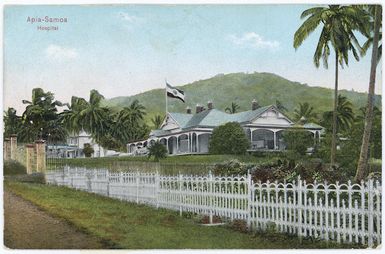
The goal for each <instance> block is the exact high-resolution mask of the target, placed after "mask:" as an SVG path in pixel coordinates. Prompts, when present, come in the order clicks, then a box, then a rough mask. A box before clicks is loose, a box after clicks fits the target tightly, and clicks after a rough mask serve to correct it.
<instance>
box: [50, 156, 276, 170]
mask: <svg viewBox="0 0 385 254" xmlns="http://www.w3.org/2000/svg"><path fill="white" fill-rule="evenodd" d="M277 158H278V157H277V156H276V155H275V156H274V155H271V156H264V157H257V156H253V155H209V154H208V155H181V156H169V157H167V158H165V159H161V160H160V162H159V163H156V162H154V161H153V160H152V159H150V160H149V159H148V158H147V157H138V156H137V157H102V158H76V159H55V160H52V161H49V164H50V165H51V164H52V165H51V166H53V167H60V166H63V165H68V166H72V167H88V168H102V167H106V168H108V169H110V170H117V171H120V170H124V171H127V170H131V169H132V170H139V171H144V172H148V171H151V172H155V171H159V172H160V173H162V174H178V173H179V172H180V173H183V174H207V173H208V171H209V170H210V168H211V166H212V165H214V164H216V163H223V162H224V161H229V160H233V159H237V160H238V161H240V162H243V163H252V164H260V163H265V162H268V161H273V160H276V159H277Z"/></svg>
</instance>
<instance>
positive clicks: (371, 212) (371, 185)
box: [367, 179, 374, 248]
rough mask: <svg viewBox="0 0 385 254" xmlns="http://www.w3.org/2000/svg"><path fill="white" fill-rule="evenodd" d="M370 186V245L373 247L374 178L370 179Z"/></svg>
mask: <svg viewBox="0 0 385 254" xmlns="http://www.w3.org/2000/svg"><path fill="white" fill-rule="evenodd" d="M367 186H368V246H369V248H372V247H373V232H374V231H373V179H369V181H368V182H367Z"/></svg>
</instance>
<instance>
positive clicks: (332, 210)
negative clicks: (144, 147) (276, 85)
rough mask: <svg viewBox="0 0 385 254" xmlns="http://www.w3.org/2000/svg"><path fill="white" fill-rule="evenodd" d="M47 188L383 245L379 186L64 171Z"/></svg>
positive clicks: (257, 226) (255, 226)
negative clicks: (50, 186)
mask: <svg viewBox="0 0 385 254" xmlns="http://www.w3.org/2000/svg"><path fill="white" fill-rule="evenodd" d="M46 180H47V183H48V184H56V185H65V186H68V187H72V188H75V189H79V190H84V191H88V192H94V193H98V194H101V195H105V196H109V197H112V198H117V199H120V200H126V201H130V202H136V203H144V204H148V205H152V206H154V207H162V208H168V209H172V210H177V211H179V212H180V213H183V212H193V213H197V214H204V215H209V216H210V218H212V216H214V215H217V216H221V217H223V218H228V219H230V220H235V219H241V220H245V221H246V222H247V225H248V226H249V228H250V229H251V230H265V229H266V228H267V227H269V226H274V227H275V228H276V229H277V230H278V231H280V232H286V233H291V234H296V235H298V236H300V237H307V236H310V237H315V238H321V239H324V240H327V241H329V240H334V241H337V242H349V243H353V242H354V243H360V244H367V245H368V246H369V247H373V246H375V245H378V244H380V243H381V185H380V183H379V182H378V181H376V182H374V181H373V180H369V181H367V182H361V184H352V183H351V182H348V183H346V184H339V183H338V182H337V183H335V184H327V183H317V182H314V183H306V182H305V181H302V180H300V179H298V181H296V182H291V183H278V182H267V183H261V182H257V183H254V182H253V181H252V179H251V175H250V174H248V175H246V176H231V177H227V176H226V177H223V176H213V175H211V174H208V175H206V176H187V175H178V176H164V175H159V174H158V173H139V172H115V173H111V172H109V171H108V170H89V169H84V168H72V169H70V168H68V167H67V168H64V169H63V170H55V171H51V172H47V174H46Z"/></svg>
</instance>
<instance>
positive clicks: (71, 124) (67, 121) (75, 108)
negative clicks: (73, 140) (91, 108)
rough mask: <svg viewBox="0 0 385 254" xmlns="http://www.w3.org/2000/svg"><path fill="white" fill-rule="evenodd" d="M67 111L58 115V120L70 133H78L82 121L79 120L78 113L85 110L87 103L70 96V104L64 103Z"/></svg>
mask: <svg viewBox="0 0 385 254" xmlns="http://www.w3.org/2000/svg"><path fill="white" fill-rule="evenodd" d="M64 105H66V106H67V107H68V109H65V110H64V111H63V112H62V113H60V119H61V121H62V122H63V124H64V126H65V127H66V128H67V130H68V131H69V132H71V133H79V132H80V131H81V130H82V129H83V121H82V119H81V118H80V112H82V110H84V109H86V108H87V106H88V102H87V101H86V100H85V99H83V98H79V97H76V96H72V98H71V104H68V103H65V104H64Z"/></svg>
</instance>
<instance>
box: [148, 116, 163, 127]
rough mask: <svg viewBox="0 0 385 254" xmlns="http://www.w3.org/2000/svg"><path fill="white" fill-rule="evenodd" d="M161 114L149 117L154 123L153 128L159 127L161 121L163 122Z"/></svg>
mask: <svg viewBox="0 0 385 254" xmlns="http://www.w3.org/2000/svg"><path fill="white" fill-rule="evenodd" d="M163 118H164V117H163V116H161V115H156V116H154V117H153V118H152V119H151V122H152V124H153V125H154V128H155V129H159V128H160V126H161V125H162V123H163Z"/></svg>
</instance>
